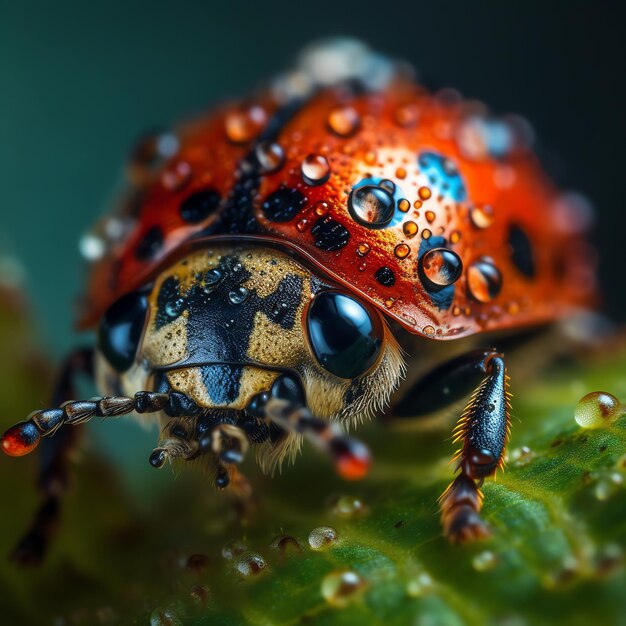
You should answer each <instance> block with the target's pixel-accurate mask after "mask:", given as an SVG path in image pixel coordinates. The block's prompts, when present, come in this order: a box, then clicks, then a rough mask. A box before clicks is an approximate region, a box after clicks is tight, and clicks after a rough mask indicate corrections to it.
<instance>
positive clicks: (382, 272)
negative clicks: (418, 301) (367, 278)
mask: <svg viewBox="0 0 626 626" xmlns="http://www.w3.org/2000/svg"><path fill="white" fill-rule="evenodd" d="M374 277H375V278H376V280H377V281H378V282H379V283H380V284H381V285H382V286H383V287H393V286H394V285H395V284H396V275H395V274H394V273H393V270H392V269H391V268H389V267H387V266H386V265H384V266H383V267H381V268H379V269H377V270H376V273H375V274H374Z"/></svg>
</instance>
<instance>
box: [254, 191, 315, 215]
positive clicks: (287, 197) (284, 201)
mask: <svg viewBox="0 0 626 626" xmlns="http://www.w3.org/2000/svg"><path fill="white" fill-rule="evenodd" d="M305 205H306V198H305V197H304V196H303V195H302V194H301V193H300V192H299V191H298V190H297V189H288V188H287V187H281V188H280V189H278V190H276V191H274V192H273V193H271V194H270V195H269V196H268V197H267V198H265V201H264V202H263V205H262V207H261V208H262V209H263V213H264V214H265V217H267V219H268V220H270V221H272V222H289V221H290V220H292V219H293V218H294V217H295V216H296V215H298V213H299V212H300V211H301V210H302V209H303V208H304V206H305Z"/></svg>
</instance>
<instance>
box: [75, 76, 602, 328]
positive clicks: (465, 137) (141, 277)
mask: <svg viewBox="0 0 626 626" xmlns="http://www.w3.org/2000/svg"><path fill="white" fill-rule="evenodd" d="M246 115H248V116H249V117H250V119H248V120H246V118H245V116H246ZM489 123H491V122H490V121H489V118H487V117H486V115H485V113H484V108H481V107H477V105H476V103H468V102H464V101H462V100H460V99H454V100H450V99H442V98H440V97H437V96H433V95H431V94H429V93H428V92H426V91H425V90H424V89H423V88H422V87H420V86H418V85H415V84H414V83H412V82H410V81H408V80H404V79H403V80H396V81H395V82H392V83H391V84H390V85H389V86H388V87H386V88H385V89H384V90H383V91H381V92H372V93H355V92H353V91H350V90H346V89H345V88H340V87H336V88H335V87H333V88H325V89H321V90H318V91H317V93H316V94H315V95H313V96H312V97H311V98H310V99H309V100H308V101H307V102H305V103H304V104H302V105H301V106H293V105H286V106H285V105H281V104H279V103H278V102H277V101H275V100H274V99H273V98H272V96H271V94H264V95H262V96H260V97H259V98H258V100H256V101H254V102H253V103H250V102H247V103H245V104H243V105H234V106H232V107H226V108H224V109H221V110H219V111H217V112H215V113H212V114H209V115H208V116H207V117H206V118H205V119H203V120H200V121H199V122H196V123H194V124H191V125H188V126H183V127H182V128H181V129H180V130H179V132H178V138H179V142H180V146H179V149H178V151H177V153H176V154H175V155H174V156H173V157H171V158H170V159H169V160H168V161H167V162H166V163H165V164H164V165H163V166H162V168H160V169H158V171H156V172H155V173H154V174H153V175H152V178H151V179H150V182H149V183H147V184H146V185H145V187H143V188H142V190H141V195H140V200H139V201H137V202H135V205H134V212H135V215H134V217H135V218H136V222H134V224H135V225H134V227H133V228H132V229H131V231H130V232H129V233H128V235H127V236H126V237H125V239H123V240H122V241H121V242H118V243H117V244H116V245H115V246H113V247H112V248H111V249H110V250H109V251H108V253H107V254H106V256H105V257H104V258H102V259H101V260H99V261H98V262H97V263H95V264H94V266H93V267H92V272H91V277H90V281H89V285H88V290H87V293H86V297H85V298H84V301H83V309H82V314H81V317H80V321H79V325H80V326H81V327H83V328H84V327H90V326H93V325H94V324H96V323H97V322H98V320H99V318H100V316H101V315H102V314H103V312H104V311H105V310H106V309H107V308H108V307H109V306H110V305H111V304H112V303H113V302H114V301H115V300H116V299H117V298H119V297H120V296H122V295H124V294H125V293H127V292H129V291H131V290H133V289H136V288H138V287H139V286H141V284H142V283H145V282H146V281H149V280H150V279H151V278H153V277H154V276H155V275H156V274H157V273H158V272H159V270H160V268H161V267H163V266H164V265H165V264H167V263H168V262H169V261H170V260H171V259H172V258H174V257H175V256H177V255H180V254H182V253H183V252H184V250H186V249H188V248H189V247H190V246H194V245H195V246H198V245H208V244H206V242H207V241H210V240H211V239H212V238H216V237H219V238H226V239H233V240H234V239H236V238H237V237H243V236H248V237H254V238H257V239H264V240H266V241H267V242H268V243H271V244H272V245H280V246H283V247H284V248H285V249H288V250H292V251H293V252H294V253H295V254H296V255H297V256H299V258H301V259H302V260H303V261H305V262H308V263H311V264H313V265H314V266H316V267H317V269H318V270H319V271H322V272H323V273H325V274H326V275H327V276H329V277H331V278H332V279H334V280H336V281H337V282H339V283H341V284H343V285H344V286H346V287H348V288H349V289H350V290H352V291H353V292H355V293H357V294H359V295H360V296H361V297H363V298H364V299H366V300H369V301H371V302H372V303H374V304H375V305H376V306H377V307H379V308H380V309H381V310H382V311H383V312H384V313H386V314H387V315H388V316H390V317H391V318H393V319H395V320H396V321H398V322H399V323H400V324H401V325H402V326H404V327H405V328H406V329H408V330H409V331H411V332H414V333H418V334H421V335H424V336H427V337H431V338H434V339H453V338H457V337H462V336H465V335H469V334H473V333H477V332H482V331H487V330H497V329H504V328H509V327H516V326H523V325H531V324H537V323H542V322H546V321H550V320H554V319H557V318H559V317H563V316H566V315H567V314H568V313H569V312H570V311H572V310H573V309H574V308H577V307H585V306H588V305H589V303H590V302H591V301H593V299H594V291H595V283H594V272H593V269H594V268H593V252H592V250H591V249H590V248H589V246H588V244H587V243H586V241H585V239H584V237H583V235H582V234H581V231H582V230H583V225H582V224H579V223H578V221H577V220H578V218H577V216H576V214H575V212H574V211H572V213H571V215H568V216H567V217H566V219H563V202H560V194H559V192H558V190H557V189H556V188H555V186H554V185H553V184H552V183H551V181H550V180H549V179H548V178H547V176H546V175H545V173H544V172H543V170H542V168H541V166H540V164H539V162H538V161H537V159H536V158H535V156H534V155H533V153H532V152H531V151H530V149H529V148H527V147H526V145H525V143H524V141H523V140H521V139H520V136H519V135H516V134H515V132H513V131H512V130H511V127H510V126H505V125H503V126H502V127H501V130H502V129H504V130H505V131H507V132H509V135H507V137H508V144H507V146H506V149H505V150H501V151H500V153H498V154H496V153H495V152H497V150H496V151H495V152H494V148H493V146H490V145H489V136H488V131H486V130H485V129H486V128H487V129H488V124H489ZM327 166H328V168H327ZM316 177H317V178H316ZM179 180H180V184H174V183H175V182H176V181H179ZM359 189H360V191H359ZM201 192H206V193H207V194H214V195H212V196H211V195H209V196H207V197H209V198H215V203H214V206H210V207H209V210H208V212H207V214H206V215H205V214H203V211H205V210H207V206H208V205H206V204H205V205H203V206H201V207H200V208H199V210H198V211H195V212H194V211H193V210H192V211H190V212H187V213H185V212H184V211H183V214H181V207H182V206H183V205H184V206H187V207H188V208H189V206H190V203H191V209H193V208H194V207H193V202H194V197H197V196H196V194H199V193H201ZM372 194H373V195H372ZM190 198H191V200H189V199H190ZM390 198H391V200H392V205H390V204H389V199H390ZM186 202H187V204H186V205H185V203H186ZM196 209H198V207H196ZM390 216H391V217H390ZM432 248H446V249H448V250H451V251H452V252H453V253H454V254H453V255H445V256H444V257H442V259H438V260H437V263H438V265H437V266H436V268H435V269H436V271H435V270H434V269H433V265H432V264H431V265H430V266H429V267H427V268H426V272H424V268H421V267H420V259H421V257H422V256H423V255H424V254H425V253H426V252H427V251H428V250H429V249H432ZM457 259H458V261H459V262H460V264H461V265H460V267H446V266H445V265H444V266H441V262H442V261H446V260H447V261H448V262H452V263H455V264H456V263H457ZM432 274H434V275H435V278H434V279H433V278H432ZM446 281H452V282H450V284H447V283H446Z"/></svg>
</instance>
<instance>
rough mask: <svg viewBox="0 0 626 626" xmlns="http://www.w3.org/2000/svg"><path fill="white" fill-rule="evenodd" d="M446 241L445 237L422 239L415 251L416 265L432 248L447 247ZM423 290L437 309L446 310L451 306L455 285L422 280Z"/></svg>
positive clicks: (418, 264)
mask: <svg viewBox="0 0 626 626" xmlns="http://www.w3.org/2000/svg"><path fill="white" fill-rule="evenodd" d="M447 247H448V242H447V240H446V238H445V237H431V238H430V239H422V243H421V244H420V249H419V251H418V253H417V266H418V267H420V259H421V258H422V257H423V256H424V255H425V254H426V253H427V252H428V251H429V250H432V249H433V248H447ZM422 285H423V287H424V291H425V292H426V294H427V295H428V297H429V298H430V301H431V303H432V304H433V306H436V307H437V308H438V309H439V310H444V311H447V310H448V309H449V308H450V307H451V306H452V301H453V300H454V290H455V285H454V284H453V285H447V286H445V287H438V286H437V285H434V284H433V283H431V282H430V281H427V280H425V281H422Z"/></svg>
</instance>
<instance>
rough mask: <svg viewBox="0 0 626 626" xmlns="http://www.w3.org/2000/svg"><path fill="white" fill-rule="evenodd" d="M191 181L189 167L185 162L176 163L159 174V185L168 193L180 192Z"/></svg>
mask: <svg viewBox="0 0 626 626" xmlns="http://www.w3.org/2000/svg"><path fill="white" fill-rule="evenodd" d="M190 180H191V166H190V165H189V163H187V162H186V161H178V162H177V163H174V164H173V165H172V166H171V167H168V168H167V169H165V170H164V171H163V173H162V174H161V184H162V185H163V187H165V189H167V190H168V191H181V190H182V189H184V188H185V187H186V186H187V184H188V183H189V181H190Z"/></svg>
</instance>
